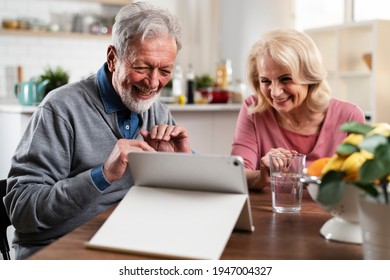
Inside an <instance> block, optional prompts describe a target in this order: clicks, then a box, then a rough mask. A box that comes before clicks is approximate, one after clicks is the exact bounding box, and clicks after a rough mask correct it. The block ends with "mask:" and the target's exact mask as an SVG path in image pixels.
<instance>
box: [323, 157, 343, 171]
mask: <svg viewBox="0 0 390 280" xmlns="http://www.w3.org/2000/svg"><path fill="white" fill-rule="evenodd" d="M344 160H345V157H341V156H339V155H338V154H334V155H333V156H332V157H331V158H330V160H329V161H328V163H327V164H326V165H325V166H324V168H323V169H322V172H321V175H324V174H325V173H327V172H328V171H330V170H335V171H340V170H341V166H342V165H343V162H344Z"/></svg>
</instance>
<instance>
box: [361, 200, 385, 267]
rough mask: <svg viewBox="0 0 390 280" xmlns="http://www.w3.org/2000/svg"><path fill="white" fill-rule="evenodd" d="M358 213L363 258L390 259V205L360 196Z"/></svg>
mask: <svg viewBox="0 0 390 280" xmlns="http://www.w3.org/2000/svg"><path fill="white" fill-rule="evenodd" d="M358 206H359V207H358V210H359V211H358V212H359V220H360V225H361V227H362V236H363V258H364V259H366V260H389V259H390V238H389V237H390V218H389V217H390V204H385V203H384V202H383V201H378V200H375V199H374V198H372V197H369V196H367V195H362V196H360V199H359V203H358Z"/></svg>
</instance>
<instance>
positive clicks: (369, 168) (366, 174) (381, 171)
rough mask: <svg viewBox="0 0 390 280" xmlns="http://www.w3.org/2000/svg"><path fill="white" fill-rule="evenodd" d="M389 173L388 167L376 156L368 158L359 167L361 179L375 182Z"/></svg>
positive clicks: (364, 181) (366, 181) (365, 181)
mask: <svg viewBox="0 0 390 280" xmlns="http://www.w3.org/2000/svg"><path fill="white" fill-rule="evenodd" d="M387 173H388V168H387V167H386V166H385V165H384V164H383V162H381V161H380V160H378V159H376V158H374V159H370V160H366V161H365V162H364V163H363V165H362V166H361V167H360V169H359V175H360V181H361V182H363V183H369V182H374V181H375V180H377V179H380V178H382V177H383V176H385V175H386V174H387Z"/></svg>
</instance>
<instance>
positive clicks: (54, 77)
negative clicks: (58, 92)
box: [38, 66, 69, 95]
mask: <svg viewBox="0 0 390 280" xmlns="http://www.w3.org/2000/svg"><path fill="white" fill-rule="evenodd" d="M45 80H48V81H49V83H48V84H47V86H46V89H45V95H46V94H47V93H49V92H50V91H52V90H53V89H56V88H58V87H60V86H63V85H65V84H67V83H68V81H69V74H68V72H67V71H66V70H64V69H63V68H62V67H61V66H57V67H56V68H51V67H50V66H48V67H46V68H45V69H44V72H43V73H42V74H41V75H40V76H38V81H45Z"/></svg>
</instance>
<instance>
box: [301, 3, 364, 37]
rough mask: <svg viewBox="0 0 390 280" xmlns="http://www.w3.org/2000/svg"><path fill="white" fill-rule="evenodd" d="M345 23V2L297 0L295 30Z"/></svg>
mask: <svg viewBox="0 0 390 280" xmlns="http://www.w3.org/2000/svg"><path fill="white" fill-rule="evenodd" d="M369 1H371V0H369ZM343 21H344V1H343V0H327V1H324V0H295V28H296V29H298V30H305V29H309V28H315V27H322V26H327V25H336V24H342V23H343Z"/></svg>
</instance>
